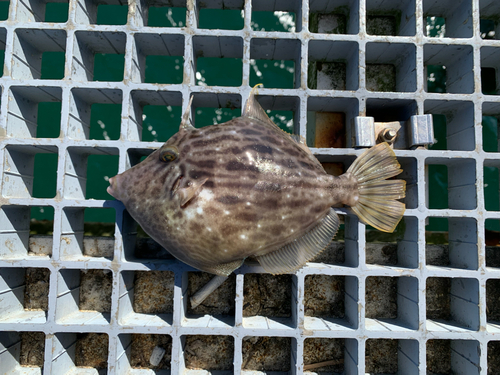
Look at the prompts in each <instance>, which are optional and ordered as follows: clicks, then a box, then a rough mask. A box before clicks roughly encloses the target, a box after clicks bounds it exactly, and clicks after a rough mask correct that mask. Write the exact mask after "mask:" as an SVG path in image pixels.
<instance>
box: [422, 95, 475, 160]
mask: <svg viewBox="0 0 500 375" xmlns="http://www.w3.org/2000/svg"><path fill="white" fill-rule="evenodd" d="M424 110H425V113H428V114H431V115H432V118H433V126H434V144H433V145H430V146H429V149H430V150H457V151H472V150H474V149H475V148H476V142H475V129H474V103H473V102H463V101H448V100H447V101H444V100H443V101H442V100H426V101H425V103H424Z"/></svg>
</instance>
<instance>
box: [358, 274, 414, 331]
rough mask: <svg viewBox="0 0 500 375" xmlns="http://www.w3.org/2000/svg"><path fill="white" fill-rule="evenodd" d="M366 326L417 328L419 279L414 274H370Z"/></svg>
mask: <svg viewBox="0 0 500 375" xmlns="http://www.w3.org/2000/svg"><path fill="white" fill-rule="evenodd" d="M365 298H366V309H365V315H366V328H367V329H369V330H377V331H392V330H395V329H396V330H403V331H407V330H416V329H418V326H419V319H418V280H417V279H416V278H413V277H386V276H369V277H367V278H366V295H365Z"/></svg>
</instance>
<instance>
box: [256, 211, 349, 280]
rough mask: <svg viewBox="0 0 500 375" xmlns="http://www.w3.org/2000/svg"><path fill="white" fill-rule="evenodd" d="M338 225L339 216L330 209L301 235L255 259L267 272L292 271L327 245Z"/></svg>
mask: <svg viewBox="0 0 500 375" xmlns="http://www.w3.org/2000/svg"><path fill="white" fill-rule="evenodd" d="M339 225H340V221H339V217H338V216H337V214H336V213H335V211H333V210H332V209H330V212H329V213H328V215H326V216H325V217H324V218H323V220H321V221H320V222H319V223H318V224H317V225H316V226H315V227H313V228H312V229H311V230H309V232H307V233H306V234H304V235H303V236H302V237H300V238H298V239H296V240H294V241H292V242H290V243H288V244H286V245H285V246H283V247H282V248H280V249H278V250H275V251H273V252H270V253H268V254H265V255H260V256H257V257H256V259H257V260H258V261H259V263H260V265H261V266H262V267H263V268H264V269H265V270H266V271H267V272H269V273H272V274H274V275H279V274H283V273H291V272H294V271H296V270H298V269H300V268H302V267H303V266H304V265H305V264H306V263H307V262H309V261H310V260H312V259H313V258H315V257H316V256H317V255H318V254H320V253H321V252H322V251H323V250H324V249H325V248H326V247H327V246H328V244H329V243H330V241H331V240H332V239H333V237H334V236H335V234H336V233H337V230H338V229H339Z"/></svg>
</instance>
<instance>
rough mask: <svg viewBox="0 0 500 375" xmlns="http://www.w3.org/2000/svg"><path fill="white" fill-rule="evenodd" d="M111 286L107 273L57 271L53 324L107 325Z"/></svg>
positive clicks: (92, 270)
mask: <svg viewBox="0 0 500 375" xmlns="http://www.w3.org/2000/svg"><path fill="white" fill-rule="evenodd" d="M112 284H113V273H112V271H110V270H106V269H86V270H74V269H62V270H60V271H59V273H58V275H57V295H58V297H57V301H56V321H57V322H58V323H60V324H81V325H85V324H92V325H94V324H102V325H106V324H109V321H110V312H111V290H112Z"/></svg>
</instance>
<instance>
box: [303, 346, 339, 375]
mask: <svg viewBox="0 0 500 375" xmlns="http://www.w3.org/2000/svg"><path fill="white" fill-rule="evenodd" d="M344 350H345V349H344V339H338V338H335V339H334V338H331V339H326V338H317V339H312V338H311V339H306V340H305V341H304V371H308V370H315V371H317V372H328V373H332V372H333V373H334V374H341V373H343V372H344Z"/></svg>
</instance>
